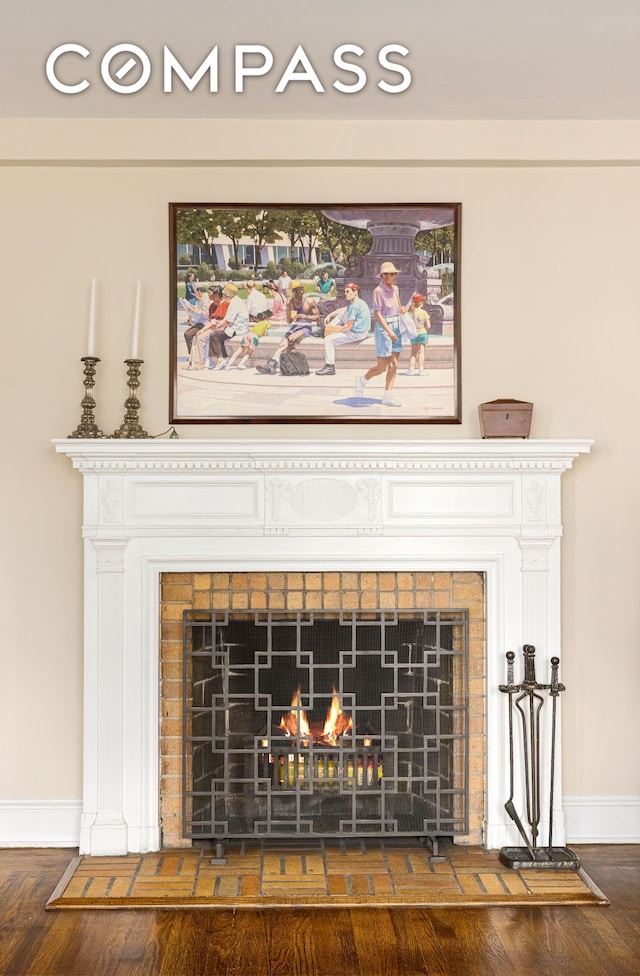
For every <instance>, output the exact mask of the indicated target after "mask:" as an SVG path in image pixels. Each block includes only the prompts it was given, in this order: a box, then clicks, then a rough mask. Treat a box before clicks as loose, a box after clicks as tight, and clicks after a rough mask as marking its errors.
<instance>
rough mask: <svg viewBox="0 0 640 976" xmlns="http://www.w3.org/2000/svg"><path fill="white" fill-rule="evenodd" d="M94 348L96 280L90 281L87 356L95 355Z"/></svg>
mask: <svg viewBox="0 0 640 976" xmlns="http://www.w3.org/2000/svg"><path fill="white" fill-rule="evenodd" d="M95 347H96V279H95V278H92V279H91V297H90V299H89V335H88V337H87V356H94V355H95Z"/></svg>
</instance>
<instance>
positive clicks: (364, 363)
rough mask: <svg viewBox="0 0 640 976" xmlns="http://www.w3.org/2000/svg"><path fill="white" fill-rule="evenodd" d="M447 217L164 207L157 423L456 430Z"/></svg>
mask: <svg viewBox="0 0 640 976" xmlns="http://www.w3.org/2000/svg"><path fill="white" fill-rule="evenodd" d="M460 210H461V206H460V204H459V203H453V204H448V203H431V204H371V205H365V204H358V205H352V204H349V205H341V204H338V205H326V204H295V205H294V204H208V203H171V204H170V205H169V238H170V267H171V283H170V295H171V314H170V323H171V325H170V329H171V331H170V422H171V423H172V424H181V423H190V424H193V423H195V424H202V423H209V424H211V423H300V422H303V423H350V424H354V423H355V424H358V423H383V424H384V423H405V424H406V423H440V424H442V423H449V424H455V423H460V416H461V404H460V298H459V296H460ZM391 269H392V270H391ZM394 284H395V285H396V287H397V291H396V290H395V289H394ZM414 296H418V297H422V299H423V301H422V302H419V301H418V300H417V298H414ZM225 303H226V304H225ZM383 312H384V314H383ZM424 313H426V316H425V314H424ZM394 330H395V331H394ZM336 334H339V335H338V337H337V338H336Z"/></svg>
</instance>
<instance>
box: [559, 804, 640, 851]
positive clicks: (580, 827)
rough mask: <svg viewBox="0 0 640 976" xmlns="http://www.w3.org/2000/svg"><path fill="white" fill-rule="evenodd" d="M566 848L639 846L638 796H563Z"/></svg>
mask: <svg viewBox="0 0 640 976" xmlns="http://www.w3.org/2000/svg"><path fill="white" fill-rule="evenodd" d="M562 805H563V807H564V820H565V826H566V835H567V844H640V796H566V795H565V796H564V797H563V801H562Z"/></svg>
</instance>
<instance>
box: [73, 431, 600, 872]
mask: <svg viewBox="0 0 640 976" xmlns="http://www.w3.org/2000/svg"><path fill="white" fill-rule="evenodd" d="M54 444H55V448H56V451H58V452H59V453H63V454H66V455H67V456H68V457H69V458H70V459H71V460H72V462H73V465H74V467H76V468H78V469H79V470H80V471H81V473H82V475H83V477H84V513H83V526H82V531H83V536H84V540H85V542H84V545H85V626H84V654H85V668H84V742H83V756H84V783H83V813H82V823H81V837H80V851H81V853H86V854H95V855H100V854H122V853H126V852H128V851H132V852H134V851H135V852H137V851H149V850H157V849H158V848H159V846H160V843H161V826H160V822H159V692H158V688H159V626H158V590H159V578H160V574H161V573H163V572H186V571H189V572H191V571H196V572H211V571H216V570H219V571H224V572H227V571H231V570H237V571H242V570H252V569H272V570H293V571H295V570H300V571H302V570H313V569H325V570H369V569H371V570H376V569H378V570H380V569H394V570H404V571H412V572H422V571H476V572H482V573H484V574H485V579H486V618H487V632H486V647H487V660H486V688H485V695H486V742H487V776H486V802H485V822H484V842H485V845H486V846H487V847H489V848H498V847H502V846H504V845H505V844H514V843H518V835H517V833H515V830H514V827H513V824H512V823H511V822H510V820H509V818H508V816H507V814H506V812H505V810H504V802H505V800H506V799H507V796H508V794H509V770H508V761H509V749H508V731H507V712H506V707H505V701H504V697H505V696H504V695H501V694H500V692H499V690H498V685H499V684H500V683H502V682H504V680H505V652H506V651H507V650H516V651H517V650H518V649H519V648H520V647H521V646H522V645H523V644H525V643H528V644H534V645H535V646H536V648H537V650H538V667H539V669H540V671H539V673H540V675H541V676H544V675H546V674H547V673H548V669H549V659H550V658H551V657H552V656H553V655H558V656H560V657H561V647H560V608H561V600H560V537H561V535H562V521H561V497H560V479H561V476H562V474H563V472H564V471H566V470H567V469H568V468H570V467H571V465H572V464H573V461H574V460H575V458H576V457H578V456H579V455H580V454H586V453H588V452H589V450H590V447H591V444H592V441H590V440H419V439H417V438H415V439H411V440H397V441H396V440H391V439H385V440H341V439H337V438H335V439H328V438H325V439H322V440H317V441H316V440H308V441H302V440H300V441H296V440H280V439H279V440H268V439H259V438H257V437H251V438H237V439H235V440H233V441H231V440H221V441H216V440H151V439H150V440H126V441H116V440H107V439H105V440H72V439H67V440H56V441H54ZM539 680H545V678H544V677H540V678H539ZM545 744H548V730H547V729H546V728H545V729H543V749H544V747H545ZM554 797H555V802H554V814H553V821H554V839H555V841H556V842H557V843H559V844H562V843H564V818H563V811H562V769H561V763H560V761H559V759H557V760H556V782H555V794H554ZM543 811H544V805H543ZM542 829H543V831H544V829H545V820H544V818H543V824H542Z"/></svg>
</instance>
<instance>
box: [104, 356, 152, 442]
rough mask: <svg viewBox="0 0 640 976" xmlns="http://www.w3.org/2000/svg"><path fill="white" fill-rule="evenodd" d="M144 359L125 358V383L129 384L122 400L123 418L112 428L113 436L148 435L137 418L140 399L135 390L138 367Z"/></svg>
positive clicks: (138, 379)
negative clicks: (127, 393)
mask: <svg viewBox="0 0 640 976" xmlns="http://www.w3.org/2000/svg"><path fill="white" fill-rule="evenodd" d="M143 362H144V359H125V363H126V365H127V376H128V379H127V384H128V386H129V396H128V397H127V399H126V400H125V401H124V406H125V414H124V420H123V422H122V423H121V424H120V426H119V427H118V429H117V430H114V432H113V436H114V437H121V438H124V437H148V436H149V435H148V434H147V432H146V430H143V428H142V427H141V426H140V421H139V420H138V410H139V409H140V401H139V400H138V398H137V396H136V390H137V389H138V387H139V386H140V367H141V366H142V364H143Z"/></svg>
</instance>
